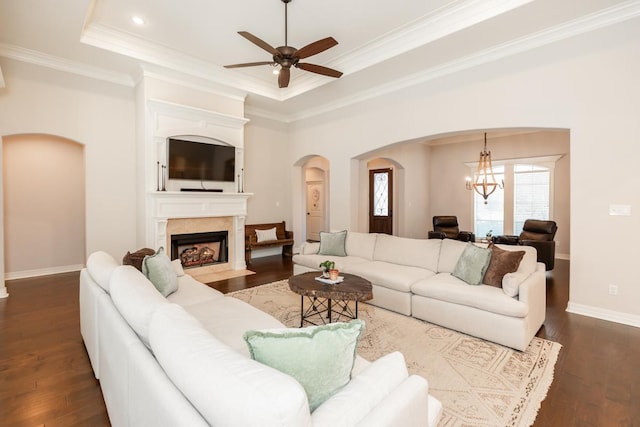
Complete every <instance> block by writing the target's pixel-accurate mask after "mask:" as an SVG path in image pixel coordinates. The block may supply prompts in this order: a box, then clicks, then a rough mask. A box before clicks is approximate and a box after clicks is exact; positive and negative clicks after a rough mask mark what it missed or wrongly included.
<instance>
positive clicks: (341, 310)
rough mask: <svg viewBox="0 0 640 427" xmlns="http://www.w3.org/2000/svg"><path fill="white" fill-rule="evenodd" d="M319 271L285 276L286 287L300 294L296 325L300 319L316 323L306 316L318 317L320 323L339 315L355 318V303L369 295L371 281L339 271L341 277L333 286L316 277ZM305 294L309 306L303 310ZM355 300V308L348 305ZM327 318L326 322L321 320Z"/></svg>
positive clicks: (334, 319)
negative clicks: (299, 317) (287, 279)
mask: <svg viewBox="0 0 640 427" xmlns="http://www.w3.org/2000/svg"><path fill="white" fill-rule="evenodd" d="M320 275H321V273H320V272H319V271H312V272H309V273H302V274H296V275H295V276H291V277H289V289H291V290H292V291H293V292H295V293H296V294H298V295H300V315H301V319H300V327H302V326H303V325H304V322H307V323H310V324H312V325H318V324H320V323H319V322H318V323H314V322H312V321H311V320H309V318H314V317H318V318H319V319H320V321H322V324H326V323H331V322H333V321H338V320H340V319H341V318H347V319H357V318H358V302H360V301H368V300H370V299H371V298H373V291H372V290H371V282H369V281H368V280H366V279H363V278H362V277H359V276H356V275H354V274H346V273H341V274H340V275H341V276H344V280H343V281H342V282H341V283H338V284H335V285H329V284H326V283H322V282H320V281H319V280H316V277H320ZM305 297H306V298H307V300H308V301H309V303H310V304H309V306H308V307H307V308H306V309H305V307H304V306H305V304H304V300H305ZM350 301H355V310H352V309H351V307H349V302H350ZM325 319H328V322H327V321H326V320H325Z"/></svg>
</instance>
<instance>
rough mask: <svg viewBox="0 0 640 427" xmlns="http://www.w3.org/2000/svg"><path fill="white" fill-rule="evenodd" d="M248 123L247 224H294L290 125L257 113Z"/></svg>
mask: <svg viewBox="0 0 640 427" xmlns="http://www.w3.org/2000/svg"><path fill="white" fill-rule="evenodd" d="M250 118H251V121H250V122H249V123H248V124H247V125H246V126H245V170H244V176H245V186H244V191H245V192H247V193H253V196H251V197H250V198H249V200H248V204H247V209H248V214H247V220H246V223H247V224H260V223H264V222H279V221H283V220H284V221H286V222H287V227H288V228H290V224H291V209H290V206H291V175H290V174H291V171H290V169H289V168H285V167H283V161H284V159H286V158H287V157H288V150H289V145H288V142H287V141H288V140H287V138H288V135H287V130H286V126H284V125H283V124H278V123H274V122H269V121H265V120H262V119H260V118H256V117H250Z"/></svg>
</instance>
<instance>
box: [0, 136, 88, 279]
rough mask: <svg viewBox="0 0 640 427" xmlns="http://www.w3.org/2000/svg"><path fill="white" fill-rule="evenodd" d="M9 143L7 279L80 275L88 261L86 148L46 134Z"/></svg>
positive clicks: (6, 162)
mask: <svg viewBox="0 0 640 427" xmlns="http://www.w3.org/2000/svg"><path fill="white" fill-rule="evenodd" d="M3 142H4V145H3V148H4V163H3V174H4V178H5V180H6V185H5V186H4V201H5V204H6V211H5V215H4V221H5V222H4V228H5V230H6V233H5V240H4V242H5V248H6V251H7V252H6V256H5V267H6V273H7V275H8V276H9V277H12V278H14V277H28V276H32V275H37V274H46V273H47V272H48V273H54V272H59V271H64V270H66V271H74V270H78V269H79V268H81V267H82V265H83V264H84V260H85V250H84V245H85V214H84V210H85V200H84V199H85V191H84V182H85V179H84V175H85V173H84V150H83V146H82V145H80V144H78V143H75V142H73V141H69V140H66V139H63V138H59V137H54V136H49V135H41V134H38V135H34V134H28V135H15V136H9V137H5V138H4V139H3Z"/></svg>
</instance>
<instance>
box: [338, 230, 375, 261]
mask: <svg viewBox="0 0 640 427" xmlns="http://www.w3.org/2000/svg"><path fill="white" fill-rule="evenodd" d="M377 236H378V235H377V234H376V233H358V232H355V231H349V232H348V233H347V239H346V241H345V249H346V252H347V255H348V256H356V257H359V258H364V259H366V260H369V261H370V260H372V259H373V251H374V250H375V248H376V238H377Z"/></svg>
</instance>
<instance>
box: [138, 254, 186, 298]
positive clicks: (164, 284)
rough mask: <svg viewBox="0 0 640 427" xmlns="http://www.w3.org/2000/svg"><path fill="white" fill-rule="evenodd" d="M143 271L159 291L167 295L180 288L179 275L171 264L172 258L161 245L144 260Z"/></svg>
mask: <svg viewBox="0 0 640 427" xmlns="http://www.w3.org/2000/svg"><path fill="white" fill-rule="evenodd" d="M142 273H143V274H144V275H145V276H147V279H149V281H150V282H151V283H153V286H155V287H156V289H157V290H158V291H160V293H161V294H162V295H164V296H165V297H166V296H168V295H171V294H172V293H174V292H175V291H177V290H178V275H177V274H176V269H175V268H174V267H173V264H171V260H170V259H169V257H168V256H167V254H165V253H164V248H163V247H162V246H160V249H158V252H156V253H155V254H154V255H148V256H146V257H144V259H143V260H142Z"/></svg>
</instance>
